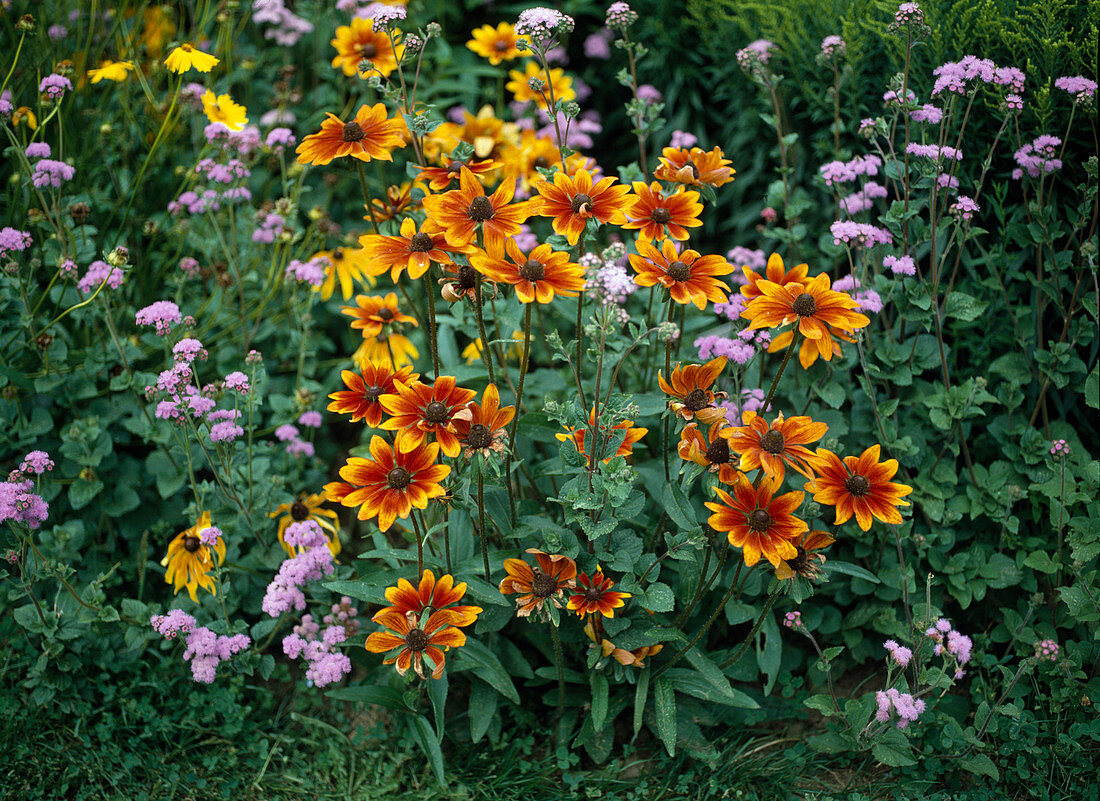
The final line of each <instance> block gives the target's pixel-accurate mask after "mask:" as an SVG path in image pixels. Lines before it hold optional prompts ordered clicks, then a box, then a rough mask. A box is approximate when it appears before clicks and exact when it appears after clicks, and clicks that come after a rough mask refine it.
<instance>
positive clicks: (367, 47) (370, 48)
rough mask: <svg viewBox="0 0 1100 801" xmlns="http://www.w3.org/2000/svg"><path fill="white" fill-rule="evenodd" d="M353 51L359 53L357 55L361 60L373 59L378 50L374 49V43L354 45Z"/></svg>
mask: <svg viewBox="0 0 1100 801" xmlns="http://www.w3.org/2000/svg"><path fill="white" fill-rule="evenodd" d="M355 49H356V50H358V51H359V55H360V56H362V57H363V58H374V57H375V56H377V55H378V48H377V47H375V45H374V42H366V43H364V44H359V45H356V46H355Z"/></svg>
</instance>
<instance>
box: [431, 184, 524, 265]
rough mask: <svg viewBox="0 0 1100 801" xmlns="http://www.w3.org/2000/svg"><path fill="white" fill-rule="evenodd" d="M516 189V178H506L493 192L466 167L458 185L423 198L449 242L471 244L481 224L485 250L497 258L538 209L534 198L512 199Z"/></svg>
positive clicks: (457, 245)
mask: <svg viewBox="0 0 1100 801" xmlns="http://www.w3.org/2000/svg"><path fill="white" fill-rule="evenodd" d="M515 193H516V181H515V179H514V178H508V179H506V180H505V181H504V182H503V183H501V185H500V186H499V187H497V190H496V191H495V192H493V194H492V195H489V196H486V194H485V189H484V187H482V185H481V182H480V181H479V180H478V179H477V177H476V176H475V175H474V174H473V173H472V172H470V170H468V169H467V168H466V167H463V168H462V170H461V174H460V177H459V188H458V189H452V190H451V191H450V192H445V193H444V194H442V195H429V196H428V197H426V198H424V208H425V209H426V210H427V212H428V216H429V217H430V218H431V219H432V220H433V221H434V222H435V223H436V224H437V225H438V226H440V228H442V229H444V231H445V232H446V236H447V242H448V243H449V244H451V245H453V246H455V247H464V246H465V245H468V244H470V241H471V240H472V239H473V238H474V234H475V233H476V231H477V229H478V227H479V226H480V227H481V232H482V236H483V238H484V243H485V250H486V252H487V253H488V254H489V255H490V256H493V257H494V258H502V257H503V256H504V242H505V239H506V238H508V237H513V236H515V235H516V234H518V233H519V232H520V226H522V224H523V223H524V222H526V221H527V218H528V217H530V216H531V215H532V214H535V213H536V212H537V211H538V207H537V205H536V203H535V202H533V201H530V200H527V201H523V202H521V203H512V202H511V200H512V198H513V197H514V196H515Z"/></svg>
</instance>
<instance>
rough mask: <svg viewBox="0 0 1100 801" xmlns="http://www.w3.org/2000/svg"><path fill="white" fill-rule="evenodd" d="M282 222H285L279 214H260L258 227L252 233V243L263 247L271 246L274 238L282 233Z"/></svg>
mask: <svg viewBox="0 0 1100 801" xmlns="http://www.w3.org/2000/svg"><path fill="white" fill-rule="evenodd" d="M284 222H285V220H283V216H282V215H281V214H275V213H274V212H271V213H269V214H261V215H260V221H259V225H257V226H256V230H254V231H253V232H252V241H253V242H258V243H260V244H264V245H270V244H272V243H273V242H274V241H275V237H277V236H278V235H279V234H281V233H282V232H283V223H284Z"/></svg>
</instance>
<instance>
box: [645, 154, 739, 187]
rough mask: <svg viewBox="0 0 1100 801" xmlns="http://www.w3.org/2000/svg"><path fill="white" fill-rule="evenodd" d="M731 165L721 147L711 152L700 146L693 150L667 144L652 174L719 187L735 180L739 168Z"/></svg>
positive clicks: (666, 178) (657, 176)
mask: <svg viewBox="0 0 1100 801" xmlns="http://www.w3.org/2000/svg"><path fill="white" fill-rule="evenodd" d="M729 165H730V161H729V159H726V158H723V153H722V149H721V148H719V147H716V148H714V150H711V151H709V152H708V151H705V150H703V149H702V148H698V147H693V148H691V149H690V150H685V149H683V148H677V147H666V148H665V149H664V150H662V151H661V157H660V163H659V164H658V165H657V169H655V170H654V171H653V177H654V178H657V179H658V180H661V181H671V182H672V183H677V184H686V185H688V186H698V185H699V184H707V185H709V186H713V187H719V186H724V185H726V184H728V183H729V182H730V181H732V180H733V174H734V172H736V171H735V170H734V169H733V168H731V167H730V166H729Z"/></svg>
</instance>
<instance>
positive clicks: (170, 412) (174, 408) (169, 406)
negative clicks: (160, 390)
mask: <svg viewBox="0 0 1100 801" xmlns="http://www.w3.org/2000/svg"><path fill="white" fill-rule="evenodd" d="M155 416H156V418H157V419H158V420H180V421H182V420H183V416H182V415H181V414H180V406H179V403H177V402H176V401H173V400H162V401H161V402H160V403H158V404H157V410H156V415H155Z"/></svg>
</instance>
